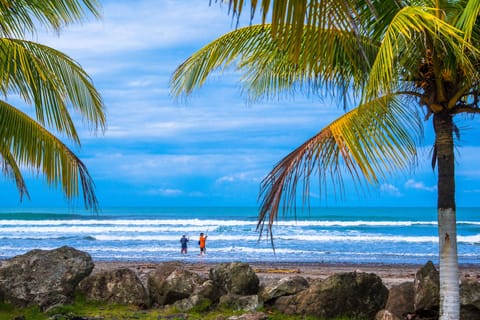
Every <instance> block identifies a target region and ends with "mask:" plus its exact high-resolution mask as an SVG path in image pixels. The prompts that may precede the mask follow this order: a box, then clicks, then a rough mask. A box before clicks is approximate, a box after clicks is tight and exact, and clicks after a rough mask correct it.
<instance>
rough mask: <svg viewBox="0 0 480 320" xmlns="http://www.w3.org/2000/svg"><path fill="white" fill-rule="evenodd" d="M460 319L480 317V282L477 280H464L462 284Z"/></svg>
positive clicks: (466, 319)
mask: <svg viewBox="0 0 480 320" xmlns="http://www.w3.org/2000/svg"><path fill="white" fill-rule="evenodd" d="M460 302H461V309H460V319H462V320H477V319H480V283H479V282H477V281H475V280H463V281H462V283H461V285H460Z"/></svg>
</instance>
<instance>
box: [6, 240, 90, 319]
mask: <svg viewBox="0 0 480 320" xmlns="http://www.w3.org/2000/svg"><path fill="white" fill-rule="evenodd" d="M93 267H94V264H93V261H92V257H91V256H90V255H89V254H88V253H86V252H82V251H79V250H76V249H74V248H71V247H67V246H64V247H61V248H57V249H54V250H32V251H30V252H27V253H26V254H24V255H19V256H16V257H13V258H11V259H9V260H6V261H3V262H2V265H1V266H0V292H2V294H0V295H1V296H3V298H4V301H5V302H7V303H11V304H13V305H15V306H17V307H28V306H33V305H38V306H39V307H40V308H41V309H42V310H48V309H50V308H53V307H55V306H58V305H63V304H65V303H70V302H72V301H73V298H74V292H75V288H76V286H77V284H78V283H79V282H80V281H81V280H82V279H83V278H85V277H87V276H88V275H89V274H90V272H91V271H92V269H93Z"/></svg>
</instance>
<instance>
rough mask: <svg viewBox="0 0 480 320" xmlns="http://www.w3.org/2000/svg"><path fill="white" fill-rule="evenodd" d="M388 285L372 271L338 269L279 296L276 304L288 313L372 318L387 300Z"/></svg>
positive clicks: (328, 317) (280, 309) (281, 310)
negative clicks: (290, 294)
mask: <svg viewBox="0 0 480 320" xmlns="http://www.w3.org/2000/svg"><path fill="white" fill-rule="evenodd" d="M387 297H388V289H387V287H385V285H384V284H383V283H382V280H381V279H380V278H379V277H378V276H377V275H375V274H373V273H370V274H368V273H357V272H350V273H339V274H335V275H332V276H330V277H328V278H327V279H325V280H323V281H320V282H315V283H312V284H311V285H310V287H309V288H308V289H306V290H304V291H301V292H299V293H298V294H296V295H293V296H284V297H280V298H278V299H277V300H276V301H275V307H276V308H277V309H278V310H279V311H280V312H283V313H285V314H290V315H293V314H301V315H312V316H315V317H319V318H327V319H330V318H335V317H347V318H348V317H351V318H366V319H373V318H374V317H375V315H376V314H377V312H378V311H379V310H381V309H383V308H384V306H385V303H386V302H387Z"/></svg>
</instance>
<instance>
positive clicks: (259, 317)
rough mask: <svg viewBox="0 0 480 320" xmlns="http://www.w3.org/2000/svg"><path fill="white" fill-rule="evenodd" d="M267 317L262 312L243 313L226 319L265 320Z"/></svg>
mask: <svg viewBox="0 0 480 320" xmlns="http://www.w3.org/2000/svg"><path fill="white" fill-rule="evenodd" d="M267 319H268V315H267V314H265V313H264V312H252V313H244V314H241V315H238V316H231V317H228V320H267Z"/></svg>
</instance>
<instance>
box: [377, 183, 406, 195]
mask: <svg viewBox="0 0 480 320" xmlns="http://www.w3.org/2000/svg"><path fill="white" fill-rule="evenodd" d="M380 192H382V193H384V194H388V195H391V196H394V197H401V196H402V193H401V192H400V190H399V189H398V188H397V187H395V186H394V185H392V184H388V183H384V184H382V185H381V186H380Z"/></svg>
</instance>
